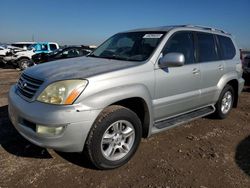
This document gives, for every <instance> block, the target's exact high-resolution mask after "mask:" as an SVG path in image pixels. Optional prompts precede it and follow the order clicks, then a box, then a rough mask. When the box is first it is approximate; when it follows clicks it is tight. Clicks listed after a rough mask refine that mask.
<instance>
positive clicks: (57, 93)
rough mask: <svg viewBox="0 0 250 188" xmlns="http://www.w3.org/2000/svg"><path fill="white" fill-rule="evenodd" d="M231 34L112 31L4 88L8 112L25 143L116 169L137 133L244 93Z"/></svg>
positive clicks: (222, 111) (222, 107)
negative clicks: (77, 54)
mask: <svg viewBox="0 0 250 188" xmlns="http://www.w3.org/2000/svg"><path fill="white" fill-rule="evenodd" d="M242 72H243V71H242V66H241V62H240V54H239V50H238V48H237V47H236V44H235V42H234V40H233V38H232V36H231V35H230V34H228V33H226V32H224V31H221V30H217V29H213V28H207V27H201V26H192V25H182V26H169V27H158V28H148V29H137V30H131V31H127V32H121V33H118V34H116V35H114V36H112V37H111V38H109V39H108V40H107V41H105V42H104V43H103V44H102V45H100V46H99V47H98V48H97V49H96V50H95V51H94V52H93V53H91V54H90V55H89V56H88V57H81V58H73V59H67V60H60V61H57V62H52V63H48V64H41V65H38V66H36V67H33V68H29V69H27V70H26V71H24V72H23V74H22V75H21V77H20V79H19V81H18V83H17V84H16V85H14V86H12V87H11V89H10V92H9V116H10V119H11V121H12V123H13V125H14V126H15V127H16V129H17V130H18V131H19V132H20V134H21V135H23V136H24V137H25V138H26V139H28V140H29V141H30V142H32V143H34V144H36V145H39V146H42V147H46V148H52V149H55V150H58V151H64V152H82V151H85V153H86V157H88V158H89V159H90V160H91V162H92V163H93V164H94V165H95V166H96V167H97V168H100V169H110V168H116V167H119V166H121V165H123V164H125V163H126V162H128V161H129V159H130V158H131V157H132V156H133V154H134V153H135V152H136V150H137V148H138V146H139V143H140V140H141V138H142V137H144V138H145V137H149V136H150V135H152V134H154V133H158V132H162V131H165V130H167V129H169V128H172V127H175V126H177V125H180V124H183V123H186V122H188V121H191V120H193V119H196V118H199V117H203V116H207V115H208V114H214V115H215V116H216V117H218V118H221V119H223V118H225V117H226V116H227V115H228V114H229V112H230V110H231V109H232V107H236V106H237V101H238V96H239V94H240V92H241V91H242V88H243V85H244V80H243V79H242Z"/></svg>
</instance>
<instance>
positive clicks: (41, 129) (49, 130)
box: [36, 125, 65, 136]
mask: <svg viewBox="0 0 250 188" xmlns="http://www.w3.org/2000/svg"><path fill="white" fill-rule="evenodd" d="M64 129H65V126H61V127H47V126H44V125H36V132H37V133H38V134H43V135H50V136H55V135H59V134H61V133H62V132H63V130H64Z"/></svg>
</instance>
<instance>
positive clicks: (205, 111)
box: [155, 106, 215, 129]
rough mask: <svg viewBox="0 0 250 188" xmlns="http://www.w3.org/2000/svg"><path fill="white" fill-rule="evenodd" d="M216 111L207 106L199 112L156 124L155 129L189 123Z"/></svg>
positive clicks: (192, 112) (195, 111)
mask: <svg viewBox="0 0 250 188" xmlns="http://www.w3.org/2000/svg"><path fill="white" fill-rule="evenodd" d="M214 111H215V108H214V107H213V106H207V107H204V108H200V109H198V110H194V111H191V112H188V113H185V114H182V115H179V116H175V117H172V118H169V119H166V120H163V121H160V122H156V123H155V127H156V128H157V129H163V128H167V127H173V126H176V125H179V124H182V123H186V122H189V121H191V120H194V119H197V118H200V117H203V116H206V115H209V114H211V113H213V112H214Z"/></svg>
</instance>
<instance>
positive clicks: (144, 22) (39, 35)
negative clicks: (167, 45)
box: [0, 0, 250, 49]
mask: <svg viewBox="0 0 250 188" xmlns="http://www.w3.org/2000/svg"><path fill="white" fill-rule="evenodd" d="M249 8H250V0H241V1H233V0H221V1H219V0H217V1H215V0H210V1H205V0H204V1H201V0H200V1H198V0H188V1H185V0H172V1H168V0H154V1H153V0H151V1H149V0H124V1H121V0H120V1H119V0H40V1H39V0H32V1H31V0H2V1H1V2H0V13H1V22H0V42H15V41H31V39H32V35H34V37H35V40H36V41H55V42H58V43H60V44H100V43H101V42H103V41H104V40H105V39H106V38H107V37H109V36H111V35H113V34H114V33H116V32H119V31H124V30H128V29H132V28H140V27H153V26H163V25H176V24H199V25H206V26H211V27H216V28H220V29H224V30H226V31H228V32H230V33H232V34H233V35H234V36H235V38H236V41H237V42H238V45H239V46H240V47H243V48H249V49H250V24H249V18H250V11H249Z"/></svg>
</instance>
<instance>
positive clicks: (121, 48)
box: [89, 32, 165, 61]
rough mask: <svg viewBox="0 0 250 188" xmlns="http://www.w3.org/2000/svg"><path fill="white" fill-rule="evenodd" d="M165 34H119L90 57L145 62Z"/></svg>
mask: <svg viewBox="0 0 250 188" xmlns="http://www.w3.org/2000/svg"><path fill="white" fill-rule="evenodd" d="M164 35H165V32H130V33H118V34H116V35H114V36H112V37H111V38H109V39H108V40H107V41H105V42H104V43H103V44H102V45H101V46H99V47H98V48H97V49H96V50H95V51H94V52H93V53H91V54H90V55H89V56H90V57H98V58H108V59H119V60H127V61H145V60H146V59H148V58H149V57H150V56H151V54H152V53H153V51H154V50H155V48H156V47H157V46H158V44H159V43H160V41H161V40H162V38H163V36H164Z"/></svg>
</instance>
